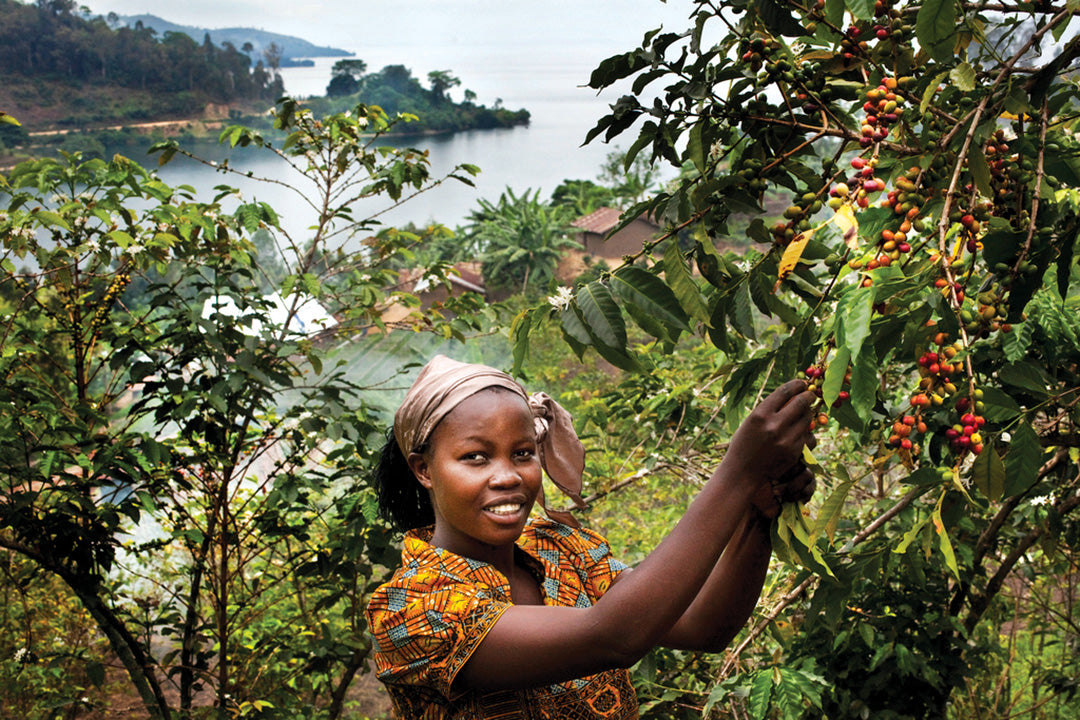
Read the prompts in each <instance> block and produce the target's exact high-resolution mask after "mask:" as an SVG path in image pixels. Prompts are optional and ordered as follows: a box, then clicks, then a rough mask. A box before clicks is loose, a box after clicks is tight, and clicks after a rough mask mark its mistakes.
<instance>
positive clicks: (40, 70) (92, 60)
mask: <svg viewBox="0 0 1080 720" xmlns="http://www.w3.org/2000/svg"><path fill="white" fill-rule="evenodd" d="M275 69H276V68H275V67H274V62H273V58H270V59H269V60H268V62H267V63H263V61H262V60H259V61H258V62H256V63H255V65H254V66H252V64H251V60H250V59H249V57H248V56H247V55H246V54H245V53H243V52H241V50H240V49H238V48H236V47H233V46H232V45H230V44H227V43H226V44H225V45H224V46H221V47H219V46H216V45H214V44H213V43H212V42H210V41H209V38H207V39H206V40H204V42H203V43H201V44H200V43H198V42H196V41H194V40H192V39H191V38H190V37H188V36H187V35H185V34H183V33H173V32H167V33H165V34H164V35H163V36H160V37H159V36H158V35H157V33H156V32H155V31H154V30H152V29H150V28H146V27H139V26H136V27H135V28H128V27H119V28H115V29H114V28H113V27H111V26H110V25H109V23H108V22H107V20H106V19H105V18H103V17H101V16H97V17H91V16H89V15H87V14H83V13H82V12H81V11H80V9H79V7H78V5H77V4H76V3H75V2H72V1H71V0H40V1H39V2H37V3H36V4H24V3H22V2H16V1H15V0H0V76H2V77H3V78H4V82H3V83H2V84H0V106H3V107H5V108H7V109H8V110H9V111H10V112H12V113H13V114H16V115H17V116H19V117H20V119H21V120H22V121H23V122H24V124H30V123H35V124H37V123H41V122H46V123H59V124H66V125H73V126H79V125H86V124H91V123H97V122H104V121H114V120H144V119H151V118H158V117H164V116H175V115H190V114H197V113H201V112H202V110H203V108H204V107H205V105H206V104H207V103H217V104H227V105H245V104H251V103H253V102H258V103H260V104H263V103H265V102H267V101H270V102H272V101H273V100H275V99H277V97H279V96H280V95H281V94H282V92H283V88H282V84H281V80H280V78H279V77H278V76H277V74H276V72H275Z"/></svg>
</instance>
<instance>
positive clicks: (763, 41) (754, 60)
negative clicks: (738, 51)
mask: <svg viewBox="0 0 1080 720" xmlns="http://www.w3.org/2000/svg"><path fill="white" fill-rule="evenodd" d="M780 47H781V46H780V43H779V41H777V40H774V39H773V38H765V37H755V38H752V39H751V40H750V41H749V42H748V43H746V44H745V45H744V50H743V54H742V60H743V62H745V63H748V64H749V65H750V69H751V70H753V71H754V72H757V71H759V70H761V68H762V66H763V65H765V63H767V62H769V63H775V61H773V60H772V59H771V58H772V55H773V53H775V52H776V51H777V50H779V49H780ZM785 70H786V71H790V70H791V68H790V66H789V67H788V68H785Z"/></svg>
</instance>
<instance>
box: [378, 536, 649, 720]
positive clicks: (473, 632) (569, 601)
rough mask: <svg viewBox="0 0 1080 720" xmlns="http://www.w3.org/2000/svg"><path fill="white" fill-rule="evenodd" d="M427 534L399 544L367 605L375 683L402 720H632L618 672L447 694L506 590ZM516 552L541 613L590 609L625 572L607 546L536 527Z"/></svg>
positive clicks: (504, 604) (506, 602)
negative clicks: (538, 596) (398, 554)
mask: <svg viewBox="0 0 1080 720" xmlns="http://www.w3.org/2000/svg"><path fill="white" fill-rule="evenodd" d="M432 532H433V528H432V527H428V528H421V529H418V530H412V531H410V532H409V533H407V534H406V536H405V541H404V547H403V551H402V559H401V566H400V567H399V568H398V569H397V571H396V572H395V573H394V576H393V577H392V578H391V579H390V581H389V582H387V583H386V584H384V585H382V586H380V587H379V588H378V589H377V590H376V591H375V594H374V595H373V597H372V600H371V602H370V603H369V604H368V609H367V617H368V625H369V627H370V628H371V632H372V634H373V636H374V648H373V654H374V658H375V670H376V673H377V675H378V678H379V679H380V680H381V681H382V682H383V683H385V684H386V687H387V689H388V691H389V693H390V698H391V700H392V701H393V704H394V710H395V712H396V715H397V717H398V718H401V720H496V719H506V720H509V719H510V718H528V719H529V720H541V719H551V720H555V719H556V718H557V719H558V720H625V719H627V718H636V717H638V703H637V696H636V695H635V694H634V688H633V686H632V685H631V683H630V674H629V672H628V671H627V670H624V669H614V670H607V671H604V672H600V673H597V674H596V675H591V676H589V677H585V678H579V679H576V680H570V681H567V682H562V683H556V684H553V685H546V686H543V687H537V688H529V689H526V690H506V691H497V692H480V691H468V692H458V691H456V690H455V689H454V687H453V684H454V678H455V677H456V676H457V674H458V672H460V671H461V669H462V667H464V665H465V663H466V662H467V661H468V659H469V657H470V656H471V655H472V653H473V651H474V650H475V649H476V647H477V646H478V645H479V644H480V642H481V641H482V640H483V639H484V636H485V635H486V634H487V632H488V631H489V630H490V629H491V627H492V626H493V625H494V624H495V621H496V620H498V619H499V617H500V616H501V615H502V613H503V612H504V611H505V610H506V609H507V608H508V607H510V605H511V602H510V583H509V582H508V581H507V579H506V577H504V576H503V574H502V573H500V572H499V571H497V570H496V569H495V568H494V567H493V566H491V565H489V564H488V563H484V562H480V561H477V560H471V559H469V558H465V557H462V556H460V555H455V554H454V553H452V552H449V551H448V550H444V549H442V548H438V547H434V546H432V545H431V544H430V543H429V541H430V539H431V535H432ZM517 552H518V553H519V554H520V557H521V558H522V559H523V561H524V562H525V563H526V565H527V567H529V568H530V570H532V571H533V573H534V574H535V575H536V577H537V579H538V580H539V582H540V587H541V591H542V593H543V596H544V604H545V605H561V606H570V607H590V606H591V605H593V604H594V603H595V602H596V601H597V600H598V599H599V598H600V596H602V595H603V594H604V593H605V592H607V590H608V588H609V587H611V583H612V581H613V580H614V579H615V578H616V577H617V576H618V575H619V573H621V572H623V571H624V570H626V569H627V566H626V565H624V564H623V563H621V562H619V561H618V560H616V559H614V558H613V557H612V556H611V549H610V547H609V546H608V543H607V541H606V540H605V539H604V538H603V537H601V536H600V535H598V534H596V533H594V532H591V531H589V530H578V529H575V528H571V527H568V526H566V525H562V524H559V523H556V522H554V521H552V520H548V519H546V518H543V519H542V518H535V519H533V520H532V521H530V523H529V524H528V525H526V526H525V530H524V531H523V532H522V534H521V537H520V538H519V539H518V541H517Z"/></svg>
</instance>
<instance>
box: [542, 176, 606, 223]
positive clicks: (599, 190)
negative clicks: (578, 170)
mask: <svg viewBox="0 0 1080 720" xmlns="http://www.w3.org/2000/svg"><path fill="white" fill-rule="evenodd" d="M614 202H615V192H614V191H613V190H611V189H610V188H608V187H605V186H603V185H599V184H597V183H595V182H593V181H592V180H563V181H562V182H561V183H559V185H558V187H556V188H555V189H554V190H552V191H551V204H552V205H554V206H556V207H561V206H565V207H567V208H568V209H569V211H570V212H571V213H572V215H573V217H575V218H577V217H581V216H583V215H588V214H589V213H592V212H595V211H596V210H599V209H600V208H602V207H605V206H608V205H611V204H613V203H614Z"/></svg>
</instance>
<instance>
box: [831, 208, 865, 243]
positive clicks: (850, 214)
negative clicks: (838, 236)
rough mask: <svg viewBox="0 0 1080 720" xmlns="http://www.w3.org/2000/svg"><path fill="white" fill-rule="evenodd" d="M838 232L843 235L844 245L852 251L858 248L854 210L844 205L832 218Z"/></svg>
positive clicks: (857, 228) (856, 221)
mask: <svg viewBox="0 0 1080 720" xmlns="http://www.w3.org/2000/svg"><path fill="white" fill-rule="evenodd" d="M833 219H834V220H835V221H836V225H837V226H838V227H839V228H840V232H841V233H843V235H844V244H845V245H847V246H848V247H849V248H851V249H852V250H855V249H856V248H858V247H859V221H858V220H857V219H856V218H855V210H853V209H852V207H851V206H850V205H847V204H844V205H841V206H840V208H839V209H838V210H837V211H836V217H835V218H833Z"/></svg>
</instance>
